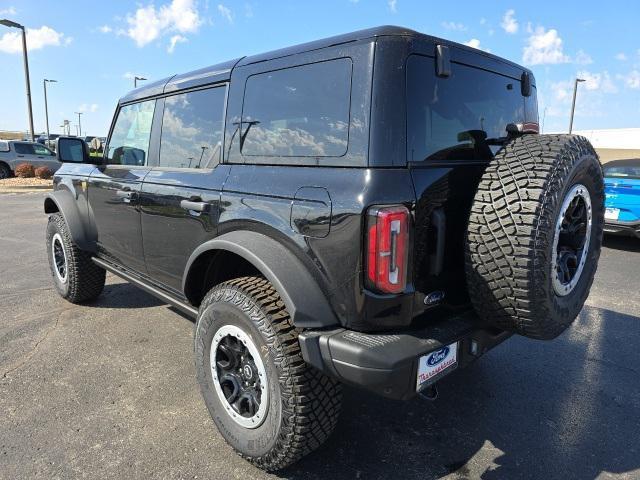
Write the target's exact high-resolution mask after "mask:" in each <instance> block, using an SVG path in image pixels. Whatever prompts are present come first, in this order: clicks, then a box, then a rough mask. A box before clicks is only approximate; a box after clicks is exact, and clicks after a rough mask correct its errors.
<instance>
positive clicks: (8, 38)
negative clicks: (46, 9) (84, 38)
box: [0, 25, 71, 53]
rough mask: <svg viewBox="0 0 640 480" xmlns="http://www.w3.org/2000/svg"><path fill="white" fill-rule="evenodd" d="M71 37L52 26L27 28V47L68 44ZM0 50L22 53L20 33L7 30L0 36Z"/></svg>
mask: <svg viewBox="0 0 640 480" xmlns="http://www.w3.org/2000/svg"><path fill="white" fill-rule="evenodd" d="M70 42H71V38H70V37H67V38H65V36H64V33H60V32H56V31H55V30H54V29H53V28H51V27H47V26H46V25H43V26H42V27H40V28H27V49H28V50H29V51H33V50H39V49H41V48H44V47H46V46H50V45H51V46H56V47H57V46H59V45H68V44H69V43H70ZM0 52H4V53H22V33H21V32H17V31H12V32H7V33H5V34H4V35H2V37H0Z"/></svg>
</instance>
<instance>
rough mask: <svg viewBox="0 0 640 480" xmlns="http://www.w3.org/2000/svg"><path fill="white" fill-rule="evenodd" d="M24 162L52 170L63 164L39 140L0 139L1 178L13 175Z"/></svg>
mask: <svg viewBox="0 0 640 480" xmlns="http://www.w3.org/2000/svg"><path fill="white" fill-rule="evenodd" d="M23 163H28V164H30V165H33V166H34V167H35V168H38V167H48V168H49V170H51V171H52V172H55V171H56V170H58V169H59V168H60V167H61V166H62V164H61V163H60V162H59V161H58V160H57V159H56V154H55V153H54V152H53V151H51V150H50V149H49V148H47V147H45V146H44V145H40V144H39V143H37V142H23V141H19V140H9V141H0V179H2V178H8V177H11V176H12V175H13V173H14V172H15V169H16V167H17V166H18V165H21V164H23Z"/></svg>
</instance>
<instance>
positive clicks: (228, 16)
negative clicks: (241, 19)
mask: <svg viewBox="0 0 640 480" xmlns="http://www.w3.org/2000/svg"><path fill="white" fill-rule="evenodd" d="M218 12H220V15H222V18H224V19H225V20H226V21H227V22H229V23H233V13H232V12H231V9H230V8H228V7H225V6H224V5H222V4H218Z"/></svg>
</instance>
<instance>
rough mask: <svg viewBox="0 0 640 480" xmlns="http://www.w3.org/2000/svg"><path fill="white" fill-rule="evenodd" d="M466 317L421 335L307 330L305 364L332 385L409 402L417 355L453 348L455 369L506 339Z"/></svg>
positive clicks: (303, 337)
mask: <svg viewBox="0 0 640 480" xmlns="http://www.w3.org/2000/svg"><path fill="white" fill-rule="evenodd" d="M474 320H476V317H475V315H474V314H472V313H469V314H465V315H462V316H459V317H456V318H453V319H449V320H446V321H442V322H438V323H434V324H433V325H429V326H428V327H426V328H424V329H421V330H412V331H400V332H384V333H361V332H354V331H352V330H345V329H342V328H340V329H336V330H330V331H326V330H325V331H319V330H315V331H314V330H308V331H305V332H303V333H301V334H300V336H299V340H300V346H301V349H302V356H303V357H304V359H305V361H306V362H307V363H309V364H311V365H313V366H314V367H316V368H318V369H320V370H322V371H323V372H325V373H326V374H327V375H329V376H332V377H334V378H337V379H338V380H340V381H342V382H344V383H347V384H350V385H356V386H360V387H363V388H366V389H367V390H371V391H373V392H375V393H378V394H380V395H382V396H384V397H388V398H395V399H402V400H405V399H409V398H411V397H412V396H414V395H415V394H416V393H417V392H416V382H417V371H418V360H419V358H420V357H421V356H422V355H426V354H427V353H430V352H433V351H435V350H439V349H441V348H442V347H444V346H445V345H449V344H451V343H454V342H459V343H458V368H461V367H465V366H466V365H468V364H469V363H471V362H472V361H474V360H475V359H477V358H478V357H480V356H482V355H483V354H484V353H486V352H487V351H489V350H490V349H491V348H493V347H495V346H496V345H498V344H499V343H501V342H503V341H504V340H506V339H507V338H509V337H510V336H511V333H509V332H504V331H501V330H493V329H486V328H479V327H478V326H477V321H474Z"/></svg>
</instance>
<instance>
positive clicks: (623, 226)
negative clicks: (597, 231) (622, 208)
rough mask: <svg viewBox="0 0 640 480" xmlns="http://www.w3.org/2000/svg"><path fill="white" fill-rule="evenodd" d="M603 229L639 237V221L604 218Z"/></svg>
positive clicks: (607, 231)
mask: <svg viewBox="0 0 640 480" xmlns="http://www.w3.org/2000/svg"><path fill="white" fill-rule="evenodd" d="M604 231H605V232H606V233H615V234H619V235H632V236H635V237H638V238H640V221H637V222H620V221H616V220H605V223H604Z"/></svg>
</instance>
